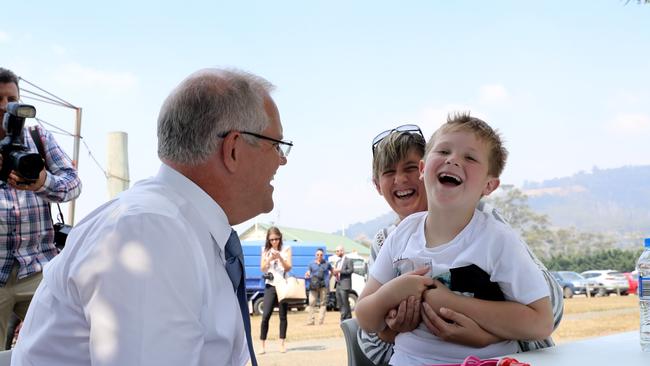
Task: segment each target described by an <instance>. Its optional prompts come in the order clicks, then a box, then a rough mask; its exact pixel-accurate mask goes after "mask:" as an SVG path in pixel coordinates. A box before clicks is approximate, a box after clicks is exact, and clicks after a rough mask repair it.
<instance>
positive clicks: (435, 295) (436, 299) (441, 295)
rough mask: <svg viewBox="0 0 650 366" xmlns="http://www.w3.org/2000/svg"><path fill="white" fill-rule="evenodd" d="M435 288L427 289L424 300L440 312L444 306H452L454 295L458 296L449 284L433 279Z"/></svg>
mask: <svg viewBox="0 0 650 366" xmlns="http://www.w3.org/2000/svg"><path fill="white" fill-rule="evenodd" d="M432 281H433V284H434V286H435V287H434V288H430V289H428V290H426V291H425V292H424V294H423V296H422V297H423V302H426V303H427V304H429V306H430V307H431V308H432V309H434V310H435V311H436V312H439V310H440V308H442V307H452V304H451V302H452V300H453V297H455V296H458V295H456V294H454V293H453V292H451V290H449V288H447V286H445V285H444V284H443V283H442V282H440V281H438V280H436V279H434V280H432Z"/></svg>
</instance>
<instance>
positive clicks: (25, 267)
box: [0, 67, 81, 349]
mask: <svg viewBox="0 0 650 366" xmlns="http://www.w3.org/2000/svg"><path fill="white" fill-rule="evenodd" d="M19 98H20V91H19V89H18V77H17V76H16V74H14V73H13V72H12V71H10V70H7V69H4V68H1V67H0V115H1V116H2V117H4V114H5V112H6V108H7V104H8V103H10V102H17V101H18V99H19ZM38 132H39V134H40V136H41V141H42V143H43V148H44V150H45V168H43V170H42V171H41V173H40V174H39V177H38V179H37V180H36V181H35V182H26V181H25V180H23V179H22V178H21V177H20V176H19V175H18V174H17V173H16V172H15V171H14V172H11V173H10V174H9V177H8V179H7V182H6V183H5V182H0V190H1V191H2V193H1V194H0V228H2V230H0V336H1V337H2V338H1V340H2V341H1V342H0V349H4V348H5V342H4V341H5V339H7V328H8V322H9V319H10V318H11V316H12V314H13V313H16V315H18V317H19V318H20V319H23V318H24V317H25V313H26V312H27V307H28V306H29V303H30V301H31V299H32V296H33V295H34V291H36V288H37V287H38V284H39V282H40V281H41V277H42V275H41V271H42V270H43V266H44V265H45V264H46V263H47V262H49V261H50V260H51V259H52V258H54V256H55V255H56V254H57V253H58V250H57V249H56V247H55V246H54V229H53V228H52V216H51V214H50V202H54V203H57V202H66V201H69V200H72V199H75V198H77V197H78V196H79V194H80V193H81V181H80V180H79V177H78V176H77V171H76V169H75V168H74V167H73V166H72V161H70V158H68V156H67V155H66V154H65V153H64V152H63V150H62V149H61V148H60V147H59V145H58V144H57V143H56V141H54V138H53V137H52V136H51V135H50V134H49V133H48V132H47V131H45V130H43V129H40V128H39V129H38ZM4 137H5V130H4V129H3V128H0V140H1V139H3V138H4ZM23 138H24V145H25V146H28V147H29V148H30V149H31V151H32V152H38V150H37V148H36V145H35V144H34V141H33V140H32V137H31V135H30V134H29V131H28V130H27V129H26V128H24V129H23ZM1 168H2V156H1V155H0V169H1ZM11 336H13V335H11Z"/></svg>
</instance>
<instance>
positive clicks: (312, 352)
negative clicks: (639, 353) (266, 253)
mask: <svg viewBox="0 0 650 366" xmlns="http://www.w3.org/2000/svg"><path fill="white" fill-rule="evenodd" d="M307 319H308V315H307V312H296V311H293V312H291V313H290V314H289V318H288V322H289V327H288V331H287V343H286V345H287V351H286V353H281V352H280V344H279V341H278V330H279V329H278V328H279V318H278V315H277V313H275V314H273V316H272V317H271V321H270V324H269V334H268V339H267V341H266V343H267V346H266V353H265V354H260V352H261V350H262V344H261V341H260V340H259V335H260V334H259V332H260V322H261V317H260V316H254V317H252V319H251V320H252V329H253V339H254V340H255V342H254V343H255V350H256V352H257V353H258V355H257V360H258V363H259V364H260V365H261V366H275V365H277V366H312V365H315V366H316V365H317V366H330V365H331V366H341V365H347V353H346V352H347V351H346V348H345V340H344V338H343V332H342V331H341V328H340V327H339V313H338V312H332V311H330V312H328V313H327V315H326V317H325V322H324V324H323V325H313V326H307V325H306V323H307ZM638 329H639V304H638V298H637V297H636V296H634V295H630V296H616V295H613V296H609V297H597V298H589V299H588V298H586V297H584V296H577V297H574V298H572V299H566V300H565V305H564V317H563V319H562V323H561V324H560V326H559V327H558V329H556V331H555V332H554V333H553V339H554V340H555V342H556V343H558V344H561V343H564V342H571V341H575V340H578V339H583V338H589V337H598V336H603V335H607V334H613V333H620V332H627V331H632V330H638Z"/></svg>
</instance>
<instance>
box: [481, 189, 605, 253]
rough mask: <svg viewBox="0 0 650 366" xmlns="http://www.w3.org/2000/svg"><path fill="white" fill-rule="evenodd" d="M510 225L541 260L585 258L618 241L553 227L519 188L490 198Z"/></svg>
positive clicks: (504, 191)
mask: <svg viewBox="0 0 650 366" xmlns="http://www.w3.org/2000/svg"><path fill="white" fill-rule="evenodd" d="M486 201H487V202H488V203H490V204H492V205H493V206H494V207H496V208H497V210H498V211H499V212H500V213H501V215H502V216H503V217H504V218H505V219H506V220H507V221H508V223H509V224H510V225H511V226H512V227H513V228H514V229H516V230H518V231H519V234H520V235H521V237H522V238H523V239H524V240H525V241H526V243H527V244H528V246H529V247H530V248H531V249H532V251H533V252H534V253H535V254H536V255H537V256H538V257H540V258H546V259H549V258H551V257H552V256H553V255H558V254H562V255H566V256H573V255H584V254H591V253H594V252H599V251H603V250H605V249H608V248H611V247H612V246H613V244H614V243H615V242H616V240H615V239H614V238H613V237H611V236H609V235H605V234H601V233H591V232H581V231H578V230H576V229H575V228H574V227H569V228H551V227H550V220H549V218H548V216H547V215H544V214H539V213H536V212H535V211H534V210H533V209H531V208H530V206H529V205H528V196H526V195H525V194H524V193H523V192H522V191H521V190H519V189H517V188H514V187H513V188H505V189H504V190H503V191H502V193H501V194H498V195H494V196H493V197H490V198H488V199H486Z"/></svg>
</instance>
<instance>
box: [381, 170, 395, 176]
mask: <svg viewBox="0 0 650 366" xmlns="http://www.w3.org/2000/svg"><path fill="white" fill-rule="evenodd" d="M391 174H395V171H394V170H384V172H383V173H381V175H391Z"/></svg>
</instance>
